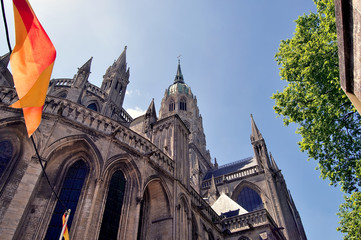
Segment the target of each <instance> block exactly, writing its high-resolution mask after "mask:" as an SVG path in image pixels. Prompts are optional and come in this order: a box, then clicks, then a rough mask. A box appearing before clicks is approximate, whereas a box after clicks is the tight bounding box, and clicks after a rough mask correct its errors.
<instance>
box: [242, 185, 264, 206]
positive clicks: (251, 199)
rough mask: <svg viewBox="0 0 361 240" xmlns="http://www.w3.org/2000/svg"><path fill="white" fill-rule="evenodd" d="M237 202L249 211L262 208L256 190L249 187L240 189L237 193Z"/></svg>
mask: <svg viewBox="0 0 361 240" xmlns="http://www.w3.org/2000/svg"><path fill="white" fill-rule="evenodd" d="M237 203H238V204H239V205H241V206H242V207H243V208H244V209H246V210H247V211H249V212H251V211H256V210H259V209H262V208H263V203H262V199H261V197H260V196H259V195H258V193H257V192H256V191H254V190H253V189H251V188H249V187H245V188H243V189H242V191H241V192H240V193H239V195H238V198H237Z"/></svg>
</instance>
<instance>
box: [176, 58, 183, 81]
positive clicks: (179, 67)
mask: <svg viewBox="0 0 361 240" xmlns="http://www.w3.org/2000/svg"><path fill="white" fill-rule="evenodd" d="M178 82H179V83H184V79H183V74H182V70H181V66H180V59H178V69H177V74H176V75H175V78H174V83H178Z"/></svg>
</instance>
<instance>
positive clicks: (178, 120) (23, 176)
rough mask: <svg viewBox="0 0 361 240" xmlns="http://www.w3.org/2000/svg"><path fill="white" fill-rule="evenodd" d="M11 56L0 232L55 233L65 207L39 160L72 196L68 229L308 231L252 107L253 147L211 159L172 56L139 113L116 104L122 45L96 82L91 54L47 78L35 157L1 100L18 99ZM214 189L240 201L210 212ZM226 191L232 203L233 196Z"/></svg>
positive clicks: (3, 123) (101, 234)
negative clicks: (224, 161) (69, 70)
mask: <svg viewBox="0 0 361 240" xmlns="http://www.w3.org/2000/svg"><path fill="white" fill-rule="evenodd" d="M8 60H9V56H8V55H5V56H3V57H2V58H1V62H0V63H1V64H0V67H1V69H0V70H1V73H0V163H1V165H0V167H1V168H0V236H1V239H4V240H6V239H9V240H10V239H56V237H55V236H58V235H57V233H58V232H59V233H60V228H61V219H58V218H57V217H54V216H58V215H59V216H60V217H59V218H61V214H62V212H64V210H65V208H63V207H62V206H61V204H60V202H59V201H58V200H57V198H56V196H55V194H54V193H52V191H51V189H50V187H49V185H48V183H47V180H46V177H45V175H44V174H43V173H42V170H41V167H40V164H39V161H42V162H43V163H44V165H45V170H46V173H47V175H48V176H49V181H50V182H51V184H52V186H54V190H55V192H56V193H57V195H58V196H59V197H60V199H61V201H62V202H63V203H64V205H66V207H67V208H68V206H72V208H71V217H70V219H71V220H70V223H69V228H70V238H71V239H134V240H136V239H164V240H168V239H178V240H183V239H192V240H196V239H198V240H200V239H209V240H213V239H214V240H216V239H219V240H220V239H237V240H239V239H249V240H256V239H282V240H283V239H290V240H295V239H302V240H303V239H306V235H305V233H304V230H303V226H302V222H301V219H300V217H299V214H298V212H297V209H296V207H295V205H294V203H293V200H292V197H291V195H290V193H289V191H288V190H287V187H286V183H285V181H284V179H283V176H282V173H281V171H280V170H279V169H278V167H277V165H276V163H275V160H274V159H273V158H272V156H271V155H269V153H268V151H267V147H266V144H265V141H264V139H263V137H262V135H261V134H260V132H259V130H258V128H257V126H256V124H255V122H254V120H253V118H252V119H251V120H252V121H251V123H252V135H251V143H252V146H253V148H254V152H255V155H254V156H253V157H250V158H247V159H244V160H241V161H237V162H233V163H230V164H228V165H225V166H219V167H218V164H216V163H215V164H213V163H212V162H211V157H210V153H209V151H208V150H207V149H206V138H205V134H204V131H203V125H202V117H201V115H200V113H199V108H198V105H197V99H196V97H195V96H194V95H193V93H192V92H191V88H190V87H189V86H188V85H187V84H186V83H185V81H184V79H183V75H182V72H181V67H180V63H178V69H177V74H176V77H175V80H174V83H173V84H171V85H170V86H169V87H168V88H167V90H166V91H165V95H164V98H163V100H162V103H161V107H160V111H159V118H158V117H157V114H156V110H155V106H154V101H152V102H151V104H150V105H149V108H148V110H147V112H146V114H144V115H143V116H141V117H138V118H136V119H132V117H131V116H129V114H128V113H127V112H126V111H125V110H124V109H123V107H122V106H123V101H124V97H125V91H126V88H127V85H128V84H129V76H130V74H129V72H130V71H129V68H127V65H126V49H124V51H123V53H122V54H121V55H120V57H119V58H118V59H117V60H116V61H115V62H114V64H113V65H112V66H111V67H109V68H108V70H107V71H106V73H105V75H104V80H103V83H102V86H101V88H98V87H96V86H94V85H92V84H90V83H89V82H88V77H89V74H90V67H91V59H90V60H89V61H88V62H87V63H85V64H84V65H83V66H82V67H80V68H79V70H78V72H77V74H76V75H75V76H74V78H72V79H53V80H51V83H50V86H49V90H48V96H47V98H46V102H45V106H44V110H43V119H42V122H41V125H40V127H39V128H38V130H37V131H36V132H35V133H34V135H33V136H34V140H35V143H36V146H37V149H38V152H39V154H40V158H41V159H38V158H37V155H36V154H35V150H34V148H33V146H32V143H31V141H30V139H29V138H28V137H27V135H26V131H25V126H24V120H23V118H22V112H21V110H19V109H13V108H9V107H8V106H9V105H10V103H12V102H14V101H15V100H16V98H17V97H16V92H15V90H14V88H13V81H12V77H11V74H10V72H9V71H8V70H7V64H8ZM220 193H224V194H226V195H227V196H228V197H226V198H224V199H226V200H224V201H234V202H237V203H238V204H239V205H240V206H242V207H245V208H246V210H247V211H245V210H243V211H242V213H241V214H238V213H237V211H230V212H225V213H223V212H222V213H221V215H219V214H217V213H216V212H215V210H214V209H213V208H212V204H213V203H214V202H215V201H217V199H218V197H219V196H220ZM252 199H253V200H252ZM250 200H251V201H250ZM245 201H246V202H245ZM234 202H233V204H230V206H231V205H232V206H239V205H238V204H235V203H234ZM215 206H216V205H215ZM227 206H228V205H227ZM247 208H248V209H247ZM59 209H60V210H59ZM236 210H237V209H236Z"/></svg>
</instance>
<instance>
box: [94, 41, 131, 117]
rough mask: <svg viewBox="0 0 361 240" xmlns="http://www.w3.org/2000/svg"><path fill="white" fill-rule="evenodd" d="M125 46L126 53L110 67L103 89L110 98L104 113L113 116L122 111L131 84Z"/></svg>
mask: <svg viewBox="0 0 361 240" xmlns="http://www.w3.org/2000/svg"><path fill="white" fill-rule="evenodd" d="M126 51H127V47H126V46H125V48H124V51H123V52H122V54H120V56H119V58H118V59H117V60H116V61H115V62H114V63H113V65H112V66H110V67H109V68H108V69H107V71H106V72H105V75H104V76H103V82H102V86H101V89H102V90H103V91H105V93H106V94H107V96H108V99H107V104H106V105H105V106H104V107H103V109H102V113H103V114H105V115H108V116H112V115H113V113H114V112H115V111H116V110H117V109H121V108H122V106H123V101H124V97H125V92H126V90H127V86H128V84H129V76H130V73H129V68H127V61H126Z"/></svg>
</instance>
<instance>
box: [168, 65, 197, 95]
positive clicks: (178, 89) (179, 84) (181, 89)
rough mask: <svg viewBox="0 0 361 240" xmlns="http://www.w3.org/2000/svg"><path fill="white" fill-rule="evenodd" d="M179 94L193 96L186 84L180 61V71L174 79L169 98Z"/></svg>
mask: <svg viewBox="0 0 361 240" xmlns="http://www.w3.org/2000/svg"><path fill="white" fill-rule="evenodd" d="M177 93H180V94H182V93H183V94H186V95H192V92H191V88H190V87H189V86H188V85H187V84H185V83H184V79H183V74H182V70H181V67H180V61H178V69H177V74H176V76H175V78H174V83H173V84H172V85H170V86H169V87H168V96H169V95H172V94H177Z"/></svg>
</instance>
